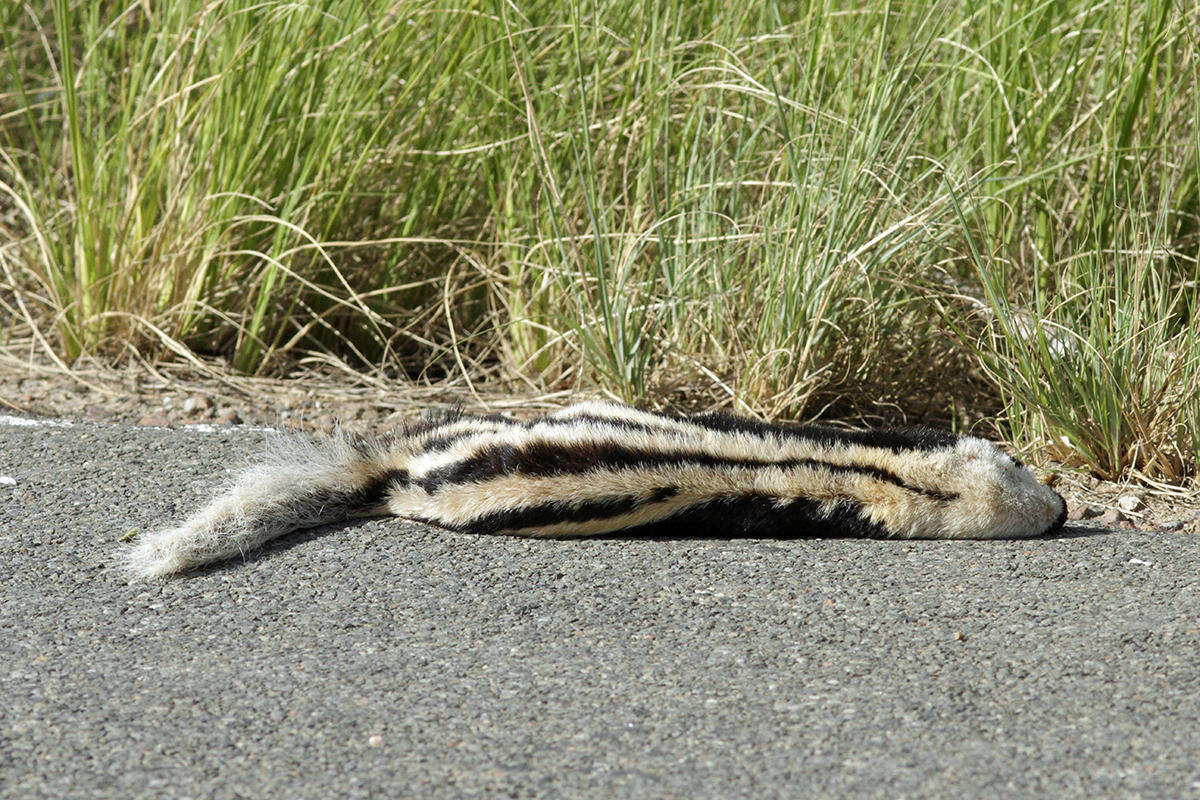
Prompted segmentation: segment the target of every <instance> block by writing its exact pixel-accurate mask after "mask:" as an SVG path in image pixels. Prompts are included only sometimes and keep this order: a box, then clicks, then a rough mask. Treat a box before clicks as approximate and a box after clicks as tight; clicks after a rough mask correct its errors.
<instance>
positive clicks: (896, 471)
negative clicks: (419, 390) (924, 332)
mask: <svg viewBox="0 0 1200 800" xmlns="http://www.w3.org/2000/svg"><path fill="white" fill-rule="evenodd" d="M276 450H277V452H276V453H275V454H274V455H273V456H272V457H271V458H270V459H269V460H267V461H266V462H265V463H262V464H260V465H258V466H255V467H252V468H250V469H248V470H247V471H246V472H244V473H243V474H242V475H241V476H240V477H239V478H238V479H237V480H236V482H235V483H234V484H233V486H232V487H231V488H230V489H229V490H228V491H227V492H225V493H224V494H222V495H221V496H219V497H217V498H216V499H215V500H213V501H212V502H211V503H209V504H208V505H207V506H205V507H204V508H202V509H200V510H199V511H198V512H196V514H194V515H193V516H192V517H190V518H189V519H187V520H185V521H184V522H183V523H182V524H181V525H179V526H177V527H174V528H168V529H166V530H162V531H158V532H156V533H153V534H150V535H148V536H145V537H143V538H142V539H141V540H140V541H139V542H138V543H137V544H136V546H135V547H134V548H133V549H132V551H131V553H130V555H129V557H128V565H129V567H130V569H131V571H132V572H133V573H134V574H135V575H136V576H139V577H155V576H162V575H169V574H171V573H174V572H179V571H181V570H185V569H188V568H190V567H196V566H199V565H201V564H207V563H209V562H213V561H218V560H220V559H225V558H229V557H231V556H236V555H241V554H245V553H246V552H247V551H249V550H251V549H252V548H254V547H257V546H259V545H261V544H263V543H264V542H267V541H269V540H271V539H274V538H276V537H278V536H282V535H283V534H286V533H289V532H291V531H294V530H299V529H301V528H310V527H313V526H316V525H322V524H325V523H329V522H336V521H338V520H344V519H350V518H354V517H368V516H379V515H388V514H393V515H396V516H398V517H403V518H406V519H411V520H417V521H419V522H423V523H426V524H429V525H433V526H436V527H439V528H443V529H446V530H450V531H459V532H464V533H502V534H510V535H514V536H545V537H568V536H590V535H595V534H604V533H612V532H616V531H621V532H623V533H627V534H629V535H639V534H640V535H663V534H685V535H713V536H759V535H761V536H872V537H900V538H946V539H987V538H1009V537H1026V536H1037V535H1039V534H1044V533H1049V532H1051V531H1054V530H1056V529H1057V528H1059V527H1061V526H1062V524H1063V520H1064V519H1065V518H1066V504H1065V503H1064V502H1063V499H1062V498H1061V497H1060V496H1059V495H1058V494H1057V493H1056V492H1054V491H1053V490H1051V489H1050V488H1048V487H1046V486H1043V485H1042V484H1040V483H1038V481H1037V480H1036V479H1035V478H1034V475H1033V473H1032V472H1030V471H1029V470H1028V469H1027V468H1026V467H1025V466H1023V465H1022V464H1021V463H1020V462H1019V461H1016V460H1014V459H1013V458H1010V457H1009V456H1007V455H1005V454H1004V453H1003V452H1002V451H1001V450H999V449H998V448H996V447H995V446H994V445H992V444H990V443H989V442H986V441H984V440H982V439H976V438H971V437H965V436H956V435H954V434H950V433H945V432H941V431H935V430H930V429H927V428H918V429H911V430H876V431H854V432H848V431H839V430H832V429H829V428H820V427H815V426H789V427H785V426H779V425H769V424H765V423H761V422H756V421H753V420H748V419H741V418H738V417H733V416H727V415H723V414H709V415H703V416H696V417H683V416H676V415H672V414H661V413H654V412H650V411H642V410H639V409H635V408H630V407H628V406H623V405H619V404H616V403H608V402H586V403H581V404H579V405H574V406H571V407H570V408H566V409H563V410H562V411H559V412H557V413H554V414H550V415H548V416H545V417H540V418H537V419H533V420H529V421H517V420H513V419H508V418H506V417H501V416H470V415H464V414H460V413H454V412H448V413H441V414H427V415H426V416H425V417H423V418H422V419H421V420H420V421H418V422H416V423H413V424H411V425H410V426H409V427H408V428H407V429H406V430H404V431H403V432H401V433H399V434H395V435H391V436H387V437H381V438H362V437H357V436H353V435H339V436H337V437H334V438H331V439H327V440H321V441H303V442H297V441H290V442H284V443H282V444H280V445H278V446H277V447H276Z"/></svg>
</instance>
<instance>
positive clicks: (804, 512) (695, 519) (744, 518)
mask: <svg viewBox="0 0 1200 800" xmlns="http://www.w3.org/2000/svg"><path fill="white" fill-rule="evenodd" d="M667 496H669V495H666V496H664V497H660V498H657V499H666V497H667ZM657 499H650V500H638V499H637V498H635V497H633V496H630V495H622V496H615V497H609V498H605V499H602V500H597V501H592V502H589V503H583V504H580V505H578V506H571V507H567V506H564V505H563V504H561V503H545V504H541V505H537V506H530V507H528V508H525V509H522V510H520V511H512V512H499V513H497V514H490V515H487V516H484V517H480V518H479V519H476V520H472V521H471V522H467V523H461V524H457V525H447V524H445V523H443V522H441V521H439V520H436V519H422V518H412V519H416V520H417V521H418V522H425V523H426V524H430V525H434V526H436V527H440V528H445V529H448V530H453V531H458V532H461V533H478V534H490V533H499V532H501V531H509V532H515V533H520V531H522V530H529V531H530V532H535V530H534V529H536V528H537V527H538V526H541V525H554V524H558V523H562V522H590V521H592V520H596V519H603V518H605V517H613V516H618V515H620V514H625V513H628V512H629V511H632V510H634V509H635V508H639V507H641V506H643V505H646V504H648V503H652V502H657ZM861 508H862V507H861V506H860V505H859V504H858V503H855V502H852V501H842V502H839V503H837V504H836V505H835V506H834V507H833V508H832V509H830V511H829V513H822V512H821V504H820V503H819V502H818V501H816V500H813V499H811V498H800V499H797V500H793V501H791V502H788V503H784V504H781V503H779V502H778V498H777V497H775V496H773V495H767V494H757V493H748V494H741V495H729V496H727V497H720V498H715V499H711V500H708V501H705V502H702V503H697V504H695V505H692V506H687V507H685V508H682V509H680V510H678V511H676V512H675V513H673V514H672V515H671V516H669V517H666V518H665V519H661V520H658V521H656V522H652V523H649V524H646V525H635V526H631V527H628V528H623V529H620V530H616V531H612V532H609V533H603V534H597V536H603V537H629V536H645V537H655V536H661V537H670V538H682V539H691V538H697V537H706V536H712V537H722V538H740V537H762V538H804V537H814V538H815V537H831V536H832V537H865V538H887V537H888V536H889V533H888V531H887V529H886V528H884V527H883V526H882V525H879V524H876V523H873V522H871V521H870V520H868V519H866V518H865V517H863V515H862V514H861V513H860V512H861ZM564 535H570V534H569V533H567V534H564Z"/></svg>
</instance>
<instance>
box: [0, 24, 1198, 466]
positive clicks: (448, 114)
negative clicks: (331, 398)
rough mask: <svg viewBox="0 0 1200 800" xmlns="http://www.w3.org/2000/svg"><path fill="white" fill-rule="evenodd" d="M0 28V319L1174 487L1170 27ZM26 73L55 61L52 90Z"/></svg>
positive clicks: (1182, 201)
mask: <svg viewBox="0 0 1200 800" xmlns="http://www.w3.org/2000/svg"><path fill="white" fill-rule="evenodd" d="M631 8H632V7H631V6H630V5H629V4H626V3H613V2H608V3H603V2H600V3H586V4H585V3H565V2H561V0H539V1H536V2H529V3H519V4H510V3H502V2H491V1H490V0H489V2H483V3H477V2H465V1H464V2H457V3H433V4H431V3H428V2H415V1H413V2H403V1H401V2H396V1H395V0H393V2H371V1H370V0H368V1H367V2H349V1H348V0H314V1H313V2H275V0H266V2H253V3H252V2H248V0H226V1H225V2H220V1H214V0H209V1H208V2H201V0H180V2H176V3H170V4H166V5H165V6H163V7H161V8H160V7H159V6H156V5H154V4H150V5H147V4H128V5H123V4H113V3H107V2H98V0H81V1H80V2H75V3H69V2H68V0H56V1H55V2H50V3H42V4H37V3H34V4H32V5H31V6H27V7H18V6H17V5H15V4H10V5H9V6H6V7H5V8H4V10H0V16H2V17H3V19H0V26H2V30H3V34H2V35H3V37H4V38H3V39H2V40H0V46H2V47H3V48H4V50H5V64H4V65H3V66H2V67H0V69H3V70H4V73H3V74H5V75H6V80H5V81H4V82H3V83H0V92H2V94H0V226H3V228H2V229H0V235H3V236H4V239H2V240H0V276H2V277H0V281H3V282H4V283H5V284H6V286H7V289H6V290H5V291H4V292H3V293H2V294H0V303H2V305H0V313H4V314H6V315H7V316H8V317H9V319H10V321H11V324H10V325H9V329H10V332H9V334H8V336H9V338H10V339H11V340H12V341H24V340H25V339H28V340H30V341H31V342H34V343H39V344H40V346H42V347H43V348H44V349H46V350H47V351H48V352H51V353H53V354H54V356H55V357H56V358H59V359H61V360H62V361H63V362H64V363H70V362H71V361H72V360H73V359H75V358H77V357H79V356H81V355H93V356H98V357H106V358H121V357H126V356H127V355H128V354H129V353H130V351H131V349H132V350H133V351H136V352H137V353H139V354H144V355H150V356H154V355H155V354H160V353H167V352H174V353H179V352H196V353H201V354H205V355H211V356H222V357H224V358H226V359H228V360H229V362H230V363H231V364H232V365H234V366H235V367H236V368H238V369H241V370H244V371H250V372H263V371H272V372H281V371H286V370H287V369H288V368H289V367H290V366H291V365H294V364H295V363H296V362H297V361H300V360H304V359H312V358H316V359H324V360H329V359H336V360H339V361H344V362H346V363H348V364H350V365H352V366H354V367H356V368H373V367H376V366H385V367H388V368H392V367H402V368H403V370H404V372H405V373H406V374H408V375H410V376H416V377H423V378H436V377H437V376H441V375H446V374H448V373H452V372H457V371H465V372H466V373H467V374H468V375H469V376H470V377H471V378H472V379H489V378H490V379H500V380H512V381H519V382H520V383H521V384H523V385H525V386H527V387H528V386H532V387H534V388H537V389H545V390H549V389H564V388H575V387H596V388H599V389H601V390H602V391H604V392H606V393H609V394H611V395H614V396H617V397H622V398H625V399H633V400H636V399H647V400H650V401H652V402H660V401H671V402H673V403H675V404H685V405H691V406H714V405H721V406H729V407H732V408H735V409H738V410H741V411H745V412H750V413H758V414H764V415H771V416H816V415H820V414H822V413H825V412H826V411H827V410H828V409H830V408H831V407H832V408H833V409H835V410H836V411H837V412H838V413H851V412H858V413H860V414H863V415H866V416H869V417H870V416H874V417H881V418H887V419H892V420H894V419H897V418H909V419H932V420H937V421H941V422H956V421H960V420H961V421H963V422H964V424H966V423H969V422H971V421H972V419H974V417H972V416H971V415H969V414H968V415H965V416H964V414H963V413H962V410H964V409H966V410H969V411H970V412H978V413H980V414H982V415H984V418H985V427H989V426H990V427H992V428H993V429H995V430H996V431H998V432H999V433H1000V434H1001V435H1003V436H1006V437H1008V438H1010V439H1011V440H1012V441H1014V442H1015V443H1016V444H1018V445H1019V446H1021V447H1022V448H1023V449H1026V450H1036V449H1039V448H1040V449H1041V450H1042V452H1046V453H1049V454H1051V455H1053V456H1055V457H1057V458H1059V459H1060V460H1064V461H1067V462H1068V463H1074V464H1078V465H1080V466H1082V467H1086V468H1088V469H1090V470H1092V471H1094V472H1096V473H1097V474H1100V475H1103V476H1106V477H1114V478H1124V477H1130V476H1134V477H1136V476H1142V477H1145V478H1149V479H1153V480H1170V481H1176V482H1179V481H1185V480H1187V479H1188V478H1189V476H1191V475H1193V474H1194V472H1195V467H1196V463H1197V457H1198V455H1200V401H1198V400H1197V398H1198V397H1200V317H1198V312H1197V307H1198V300H1200V297H1198V295H1197V293H1198V291H1200V288H1198V284H1200V280H1198V278H1200V271H1198V268H1197V255H1198V242H1200V238H1198V236H1197V232H1198V214H1200V201H1198V187H1200V138H1198V137H1200V79H1198V72H1197V70H1198V69H1200V62H1198V56H1200V45H1198V43H1197V39H1196V33H1195V32H1196V31H1197V30H1200V11H1198V10H1197V9H1196V8H1195V7H1193V6H1192V5H1190V4H1185V3H1171V2H1162V1H1160V0H1112V2H1099V0H1065V1H1064V0H1055V1H1054V2H1050V1H1049V0H1047V1H1046V2H1041V3H1015V2H1012V0H995V1H992V2H982V3H976V4H964V3H938V4H933V3H912V2H909V3H901V2H885V1H884V0H873V2H870V3H865V4H864V3H833V2H810V3H793V4H763V5H759V4H743V5H740V6H739V5H734V6H730V5H729V4H727V3H704V2H700V3H697V2H681V0H664V1H663V2H659V3H646V4H641V5H639V6H637V11H636V13H635V12H634V11H631ZM64 54H69V57H67V56H65V55H64Z"/></svg>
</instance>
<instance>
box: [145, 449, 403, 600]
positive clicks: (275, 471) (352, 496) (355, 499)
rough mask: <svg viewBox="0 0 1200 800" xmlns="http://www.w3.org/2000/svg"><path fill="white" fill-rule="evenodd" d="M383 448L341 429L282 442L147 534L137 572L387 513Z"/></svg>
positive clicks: (159, 570)
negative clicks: (189, 510)
mask: <svg viewBox="0 0 1200 800" xmlns="http://www.w3.org/2000/svg"><path fill="white" fill-rule="evenodd" d="M382 460H383V459H382V452H381V449H380V448H379V447H378V446H376V445H375V444H373V443H371V442H365V441H361V440H354V439H351V438H350V437H347V436H337V437H335V438H332V439H327V440H323V441H317V442H313V441H303V440H298V439H297V440H286V441H281V442H275V443H274V446H273V452H272V453H271V454H270V455H269V457H268V459H267V460H266V461H264V462H263V463H261V464H258V465H256V466H254V467H251V468H249V469H247V470H246V471H244V472H243V473H242V474H241V475H240V476H238V478H237V479H236V480H235V481H234V483H233V484H232V486H230V487H229V489H228V490H226V491H225V492H223V493H222V494H220V495H219V496H218V497H216V498H215V499H214V500H212V501H211V502H210V503H208V504H207V505H206V506H204V507H203V508H201V509H200V510H199V511H197V512H196V513H195V514H193V515H192V516H190V517H188V518H187V519H186V520H184V521H183V522H182V523H180V524H179V525H177V526H175V527H172V528H166V529H164V530H159V531H155V532H154V533H151V534H148V535H145V536H142V537H140V539H139V540H138V541H137V543H136V544H135V546H134V547H133V548H132V549H131V550H130V552H129V553H128V555H127V556H126V558H125V566H126V568H127V570H128V572H129V573H130V574H131V575H132V576H133V577H135V578H142V579H145V578H155V577H161V576H165V575H170V574H172V573H174V572H180V571H183V570H186V569H190V568H192V567H198V566H201V565H202V564H208V563H211V562H214V561H221V560H223V559H226V558H230V557H233V556H237V555H243V554H245V553H246V552H248V551H249V550H251V549H253V548H255V547H257V546H259V545H261V544H264V543H265V542H268V541H270V540H272V539H275V538H277V537H279V536H283V535H284V534H286V533H291V532H292V531H296V530H301V529H304V528H311V527H314V526H316V525H323V524H326V523H330V522H338V521H340V520H344V519H350V518H354V517H362V516H373V515H376V514H382V513H387V512H386V509H385V507H384V503H385V502H386V499H387V498H386V494H387V486H388V475H387V471H386V469H385V468H384V466H383V463H382Z"/></svg>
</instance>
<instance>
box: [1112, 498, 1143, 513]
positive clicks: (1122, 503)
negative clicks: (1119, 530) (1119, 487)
mask: <svg viewBox="0 0 1200 800" xmlns="http://www.w3.org/2000/svg"><path fill="white" fill-rule="evenodd" d="M1141 506H1142V498H1140V497H1138V496H1137V495H1136V494H1127V495H1124V496H1122V497H1118V498H1117V508H1119V509H1121V510H1122V511H1126V512H1128V511H1137V510H1138V509H1139V508H1141Z"/></svg>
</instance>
